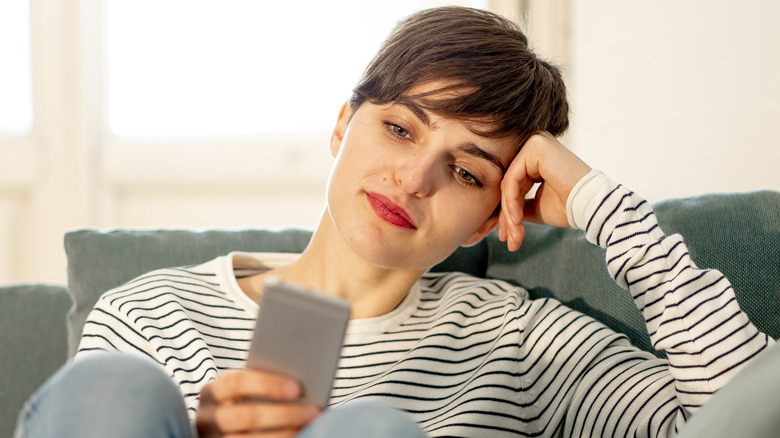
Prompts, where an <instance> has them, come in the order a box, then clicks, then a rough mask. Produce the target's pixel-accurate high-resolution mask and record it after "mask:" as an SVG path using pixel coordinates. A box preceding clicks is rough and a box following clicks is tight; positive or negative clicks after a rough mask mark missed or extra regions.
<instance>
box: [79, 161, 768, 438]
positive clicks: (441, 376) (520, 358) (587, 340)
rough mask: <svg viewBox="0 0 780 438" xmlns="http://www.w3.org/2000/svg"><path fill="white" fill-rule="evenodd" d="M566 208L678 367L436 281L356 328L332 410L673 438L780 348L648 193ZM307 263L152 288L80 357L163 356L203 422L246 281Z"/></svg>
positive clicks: (518, 429)
mask: <svg viewBox="0 0 780 438" xmlns="http://www.w3.org/2000/svg"><path fill="white" fill-rule="evenodd" d="M567 209H568V213H569V221H570V223H572V224H573V225H575V226H577V227H579V228H582V229H584V230H585V232H586V235H587V237H588V239H589V240H590V241H591V242H593V243H596V244H598V245H601V246H603V247H605V248H606V254H607V255H606V257H607V268H608V269H609V272H610V273H611V274H612V276H613V277H614V278H615V280H616V281H617V282H618V284H620V285H621V286H623V287H625V288H626V289H627V290H628V291H629V292H630V293H631V294H632V296H633V297H634V299H635V301H636V304H637V306H638V307H639V309H640V310H641V311H642V313H643V314H644V316H645V319H646V320H647V327H648V330H649V332H650V338H651V341H652V342H653V345H654V346H655V347H656V348H658V349H663V350H665V351H666V352H667V357H668V359H658V358H656V357H655V356H653V355H651V354H649V353H647V352H643V351H641V350H639V349H637V348H635V347H633V346H632V345H630V344H629V342H628V341H627V339H626V337H625V336H623V335H620V334H618V333H615V332H614V331H612V330H610V329H608V328H607V327H606V326H604V325H603V324H601V323H599V322H598V321H596V320H594V319H592V318H590V317H588V316H585V315H583V314H581V313H579V312H576V311H574V310H571V309H569V308H567V307H565V306H564V305H562V304H561V303H559V302H557V301H555V300H552V299H539V300H531V299H529V297H528V294H527V292H526V291H525V290H523V289H522V288H519V287H517V286H514V285H512V284H509V283H506V282H503V281H498V280H486V279H481V278H475V277H471V276H468V275H465V274H462V273H427V274H425V275H424V276H423V277H422V278H421V279H420V280H419V281H418V283H417V284H416V285H415V286H414V287H413V288H412V290H411V291H410V292H409V294H408V295H407V296H406V298H405V299H404V300H403V302H402V303H401V304H400V305H399V306H398V307H397V308H396V309H394V310H393V311H392V312H390V313H388V314H386V315H383V316H380V317H377V318H370V319H358V320H353V321H351V322H350V325H349V328H348V333H347V337H346V341H345V346H344V348H343V350H342V356H341V360H340V362H339V367H338V371H337V375H336V380H335V384H334V388H333V391H332V394H331V401H330V404H331V406H338V405H341V404H343V403H346V402H349V401H350V400H354V399H359V398H371V399H376V400H380V401H383V402H386V403H388V404H390V405H393V406H396V407H398V408H400V409H403V410H405V411H407V412H408V413H409V414H410V415H412V416H413V418H414V419H415V420H416V421H417V422H418V424H420V426H421V427H422V428H423V429H424V430H425V431H426V432H427V433H428V434H429V435H430V436H469V437H475V436H489V437H496V436H503V435H506V436H534V437H537V436H561V435H562V436H575V437H580V436H669V435H672V434H673V432H674V431H676V430H677V429H678V428H679V427H680V426H681V425H682V424H683V423H684V422H685V420H686V418H687V417H688V416H689V415H691V414H692V413H693V412H695V411H696V409H697V408H698V407H699V406H701V405H702V404H703V403H704V402H705V401H706V400H707V399H708V398H709V397H710V396H711V395H712V394H713V393H714V392H715V391H716V390H718V389H719V388H720V387H722V386H723V385H724V384H726V383H727V382H728V381H729V380H730V379H731V378H732V377H733V376H734V375H735V374H736V373H737V372H738V371H739V369H740V368H741V367H742V366H743V365H744V364H745V363H746V362H747V361H749V360H750V359H751V358H752V357H754V356H755V355H757V354H758V353H759V352H760V351H762V350H763V349H765V348H766V347H767V346H768V345H769V344H771V343H772V342H773V340H772V339H771V338H769V337H768V336H766V335H765V334H763V333H760V332H759V331H758V330H757V329H756V328H755V327H754V326H753V325H752V324H751V323H750V322H749V320H748V318H747V316H746V315H745V314H744V313H743V312H742V311H741V310H740V309H739V306H738V304H737V302H736V300H735V296H734V293H733V291H732V289H731V285H730V283H729V282H728V280H727V279H726V278H725V277H724V276H723V275H722V274H721V273H720V272H718V271H714V270H701V269H699V268H697V267H696V266H695V265H694V263H693V262H692V261H691V259H690V257H689V255H688V252H687V250H686V247H685V245H684V244H683V242H682V239H681V238H680V237H679V236H665V235H664V234H663V232H662V231H661V230H660V229H659V228H658V226H657V223H656V220H655V216H654V214H653V212H652V209H651V207H650V206H649V204H648V203H647V202H646V201H644V200H643V199H641V198H640V197H638V196H637V195H635V194H633V193H632V192H630V191H629V190H627V189H626V188H624V187H622V186H619V185H616V184H614V183H613V182H612V181H611V180H609V179H608V178H606V177H605V176H603V175H602V174H601V173H599V172H592V173H591V174H589V175H588V176H587V177H586V178H584V179H583V180H582V181H580V183H579V184H578V185H577V187H575V190H574V191H573V192H572V195H571V196H570V198H569V205H568V206H567ZM295 257H296V256H295V255H289V254H243V253H234V254H230V255H227V256H224V257H220V258H217V259H215V260H212V261H210V262H208V263H205V264H202V265H199V266H195V267H187V268H175V269H163V270H158V271H154V272H151V273H149V274H147V275H144V276H142V277H139V278H137V279H135V280H134V281H132V282H130V283H128V284H126V285H124V286H121V287H119V288H116V289H114V290H112V291H109V292H108V293H106V294H105V295H104V296H103V297H102V298H101V299H100V300H99V302H98V303H97V305H96V306H95V309H94V310H93V312H92V313H91V315H90V317H89V319H88V321H87V323H86V325H85V328H84V334H83V337H82V341H81V345H80V348H79V356H81V355H85V354H89V353H90V352H92V351H96V350H121V351H127V352H134V353H137V354H140V355H144V356H147V357H150V358H151V359H153V360H154V361H156V362H158V363H160V364H161V366H164V367H165V368H166V370H167V371H168V372H169V373H170V375H171V377H172V378H173V379H174V381H175V382H176V383H177V384H178V385H179V387H180V389H181V391H182V393H183V395H184V399H185V402H186V405H187V407H188V409H189V411H190V416H191V417H193V418H194V415H195V413H196V410H197V406H198V394H199V391H200V389H201V388H202V387H203V386H204V385H205V384H207V383H208V382H210V381H212V380H214V379H215V378H216V377H217V376H218V375H219V374H220V373H222V372H225V371H227V370H233V369H239V368H242V367H243V366H244V364H245V360H246V356H247V351H248V348H249V342H250V339H251V336H252V331H253V329H254V322H255V318H256V316H257V313H258V306H257V304H256V303H255V302H253V301H251V300H250V299H249V298H248V297H247V296H246V295H245V294H244V293H243V292H242V291H241V289H240V288H239V286H238V283H237V281H236V278H237V277H238V278H240V277H243V276H246V275H252V274H256V273H260V272H264V271H267V270H268V269H273V268H277V267H280V266H283V265H285V264H288V263H290V262H292V261H293V260H294V258H295Z"/></svg>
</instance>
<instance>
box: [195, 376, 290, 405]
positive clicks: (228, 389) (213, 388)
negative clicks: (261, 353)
mask: <svg viewBox="0 0 780 438" xmlns="http://www.w3.org/2000/svg"><path fill="white" fill-rule="evenodd" d="M301 395H302V389H301V385H300V383H298V382H297V381H296V380H295V379H291V378H289V377H287V376H284V375H282V374H277V373H268V372H261V371H255V370H250V369H246V370H241V371H237V372H235V373H229V374H225V375H223V376H221V377H220V378H219V379H217V380H215V381H214V382H212V383H211V384H209V385H208V386H206V387H205V388H204V389H203V391H202V394H201V398H202V400H203V399H205V400H206V401H207V402H208V401H212V400H213V401H214V402H215V403H224V402H227V401H239V400H242V399H247V398H252V397H255V398H267V399H274V400H296V399H298V398H300V397H301Z"/></svg>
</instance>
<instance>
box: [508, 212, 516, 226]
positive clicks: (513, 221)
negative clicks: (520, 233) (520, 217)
mask: <svg viewBox="0 0 780 438" xmlns="http://www.w3.org/2000/svg"><path fill="white" fill-rule="evenodd" d="M509 219H511V220H512V223H513V224H515V225H517V219H515V217H514V216H512V215H511V214H510V215H509Z"/></svg>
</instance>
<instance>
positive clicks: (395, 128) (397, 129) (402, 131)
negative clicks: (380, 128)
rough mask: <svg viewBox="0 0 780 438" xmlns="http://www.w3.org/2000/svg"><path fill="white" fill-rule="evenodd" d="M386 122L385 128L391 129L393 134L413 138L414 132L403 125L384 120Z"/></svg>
mask: <svg viewBox="0 0 780 438" xmlns="http://www.w3.org/2000/svg"><path fill="white" fill-rule="evenodd" d="M384 124H385V128H386V129H387V130H388V131H390V134H392V135H393V136H394V137H398V138H404V139H409V140H411V139H412V134H411V133H410V132H409V131H408V130H407V129H406V128H404V127H403V126H401V125H397V124H395V123H391V122H384Z"/></svg>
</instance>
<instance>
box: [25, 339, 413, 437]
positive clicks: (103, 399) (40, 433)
mask: <svg viewBox="0 0 780 438" xmlns="http://www.w3.org/2000/svg"><path fill="white" fill-rule="evenodd" d="M196 435H197V434H196V433H195V432H194V431H193V429H192V426H191V424H190V422H189V419H188V417H187V411H186V408H185V406H184V400H183V398H182V396H181V393H180V392H179V389H178V388H177V387H176V385H175V384H174V383H173V382H172V381H171V379H170V378H169V377H168V376H167V375H166V374H165V372H164V371H163V370H162V369H161V368H160V367H159V366H158V365H156V364H154V363H153V362H151V361H148V360H146V359H142V358H137V357H134V356H130V355H126V354H119V353H107V354H96V355H93V356H89V357H86V358H84V359H80V360H78V361H75V362H71V363H69V364H68V365H66V366H64V367H63V368H62V369H61V370H60V371H58V372H57V373H56V374H55V375H54V376H52V377H51V378H50V379H49V381H47V382H46V384H44V385H43V386H42V387H41V389H40V390H39V391H38V392H37V393H36V394H35V395H34V396H33V397H32V398H31V399H30V401H28V402H27V405H26V406H25V408H24V409H23V410H22V413H21V414H20V416H19V422H18V424H17V427H16V432H15V435H14V436H15V438H39V437H63V438H67V437H81V438H89V437H101V438H103V437H109V436H110V437H116V438H123V437H128V438H129V437H144V438H156V437H160V438H162V437H166V438H192V437H194V436H196ZM336 436H338V437H346V438H349V437H366V436H371V437H379V438H384V437H386V438H390V437H410V438H418V437H419V438H423V437H425V434H424V433H423V432H422V431H421V430H420V428H419V427H418V426H417V424H416V423H414V421H412V419H411V418H410V417H408V416H407V415H406V414H404V413H403V412H401V411H399V410H396V409H393V408H391V407H389V406H386V405H383V404H380V403H376V402H368V401H357V402H353V403H348V404H345V405H344V406H343V407H339V408H337V409H332V410H329V411H326V412H325V413H323V414H322V415H320V417H318V418H317V420H315V421H314V422H313V423H312V424H311V425H309V426H308V427H307V428H306V429H304V430H303V431H301V433H300V434H299V437H301V438H324V437H336Z"/></svg>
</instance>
